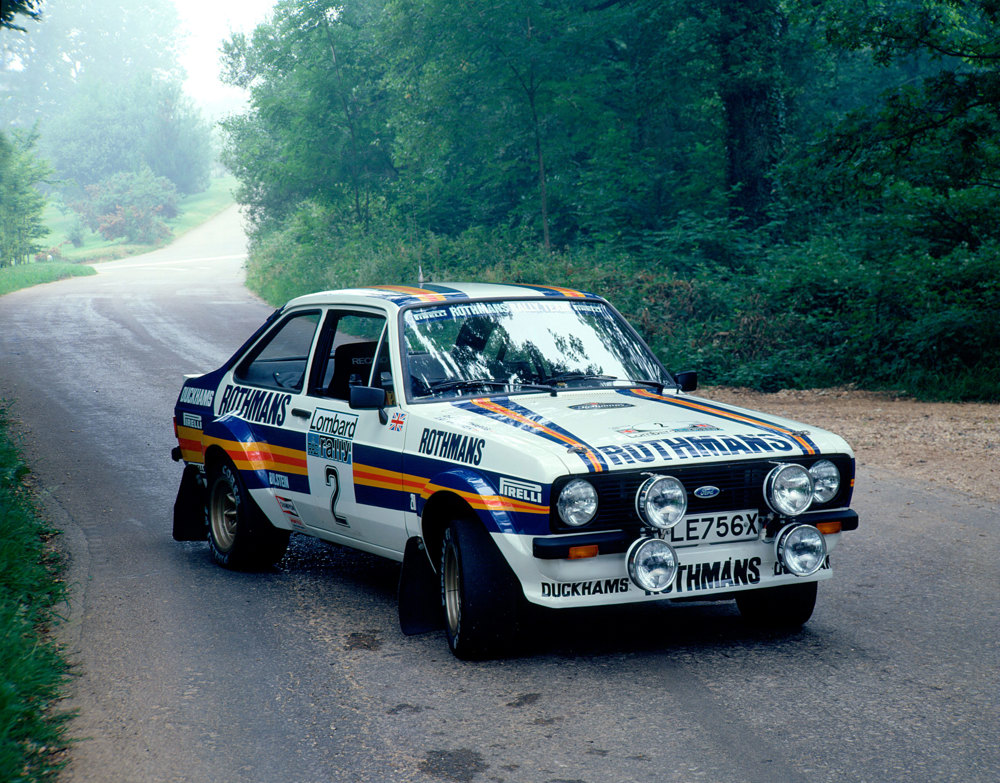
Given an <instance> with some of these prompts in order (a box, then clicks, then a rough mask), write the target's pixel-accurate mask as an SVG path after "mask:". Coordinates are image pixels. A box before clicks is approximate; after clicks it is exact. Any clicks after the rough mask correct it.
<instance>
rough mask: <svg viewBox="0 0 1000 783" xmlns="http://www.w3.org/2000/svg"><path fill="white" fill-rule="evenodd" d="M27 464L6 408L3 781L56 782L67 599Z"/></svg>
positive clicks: (0, 608) (0, 705) (2, 451)
mask: <svg viewBox="0 0 1000 783" xmlns="http://www.w3.org/2000/svg"><path fill="white" fill-rule="evenodd" d="M27 475H28V469H27V467H26V466H25V464H24V462H23V461H22V460H21V457H20V455H19V454H18V452H17V450H16V448H15V446H14V444H13V442H12V439H11V437H10V434H9V432H8V430H7V423H6V414H5V412H4V411H3V409H2V408H0V650H3V655H0V780H4V781H41V780H49V779H54V777H55V773H56V771H57V770H58V769H59V767H60V766H61V759H62V757H63V754H62V750H63V749H64V747H65V745H66V742H67V739H66V734H65V725H66V721H67V720H68V717H69V715H68V714H67V713H66V712H65V711H64V710H62V709H61V708H60V705H59V700H60V698H61V695H62V689H63V687H64V685H65V682H66V677H67V676H68V666H67V664H66V662H65V660H64V658H63V657H62V655H61V653H60V651H59V649H58V647H57V645H56V643H55V642H54V641H53V639H52V636H51V633H50V629H51V626H52V623H53V622H54V621H56V619H57V612H58V610H59V607H60V606H61V605H62V604H63V603H64V602H65V600H66V594H65V587H64V585H63V582H62V580H61V578H60V574H61V572H62V563H61V560H60V558H59V557H58V556H57V555H56V554H54V551H53V549H52V547H51V545H50V540H51V537H52V536H53V535H54V533H53V531H52V530H50V529H49V528H48V527H47V526H46V525H44V524H43V523H42V522H41V521H40V520H39V517H38V512H37V509H36V508H35V506H34V504H33V502H32V498H31V495H30V493H29V491H28V489H27V486H26V483H25V478H26V476H27Z"/></svg>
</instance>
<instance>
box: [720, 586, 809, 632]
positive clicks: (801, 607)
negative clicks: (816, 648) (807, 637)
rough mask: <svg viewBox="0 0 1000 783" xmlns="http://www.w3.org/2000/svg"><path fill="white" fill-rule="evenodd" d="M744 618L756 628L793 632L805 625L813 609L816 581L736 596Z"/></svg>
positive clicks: (737, 604)
mask: <svg viewBox="0 0 1000 783" xmlns="http://www.w3.org/2000/svg"><path fill="white" fill-rule="evenodd" d="M736 606H737V607H739V610H740V614H741V615H742V616H743V619H744V620H745V621H746V622H747V623H749V624H750V625H753V626H755V627H757V628H767V629H772V630H793V629H795V628H799V627H801V626H803V625H805V624H806V622H808V620H809V618H810V617H812V613H813V609H814V608H815V607H816V582H806V583H805V584H799V585H781V586H780V587H766V588H763V589H761V590H747V591H745V592H742V593H737V594H736Z"/></svg>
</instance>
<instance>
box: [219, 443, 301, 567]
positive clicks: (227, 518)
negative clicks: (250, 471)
mask: <svg viewBox="0 0 1000 783" xmlns="http://www.w3.org/2000/svg"><path fill="white" fill-rule="evenodd" d="M288 537H289V531H287V530H279V529H278V528H276V527H274V525H272V524H271V523H270V521H269V520H268V519H267V517H266V516H264V513H263V512H262V511H261V510H260V509H259V508H258V507H257V504H256V503H254V502H253V499H252V498H251V497H250V494H249V492H247V488H246V485H245V484H244V483H243V479H242V478H240V474H239V472H238V471H237V470H236V468H235V467H234V466H233V465H232V464H231V463H229V462H224V463H223V464H222V465H220V466H219V467H218V468H217V469H215V470H214V471H213V472H212V475H211V477H210V479H209V488H208V542H209V547H210V548H211V551H212V558H213V559H214V560H215V562H216V563H218V564H219V565H221V566H224V567H226V568H232V569H253V568H267V567H268V566H271V565H274V564H275V563H276V562H278V560H280V559H281V557H282V555H284V554H285V550H286V549H287V548H288Z"/></svg>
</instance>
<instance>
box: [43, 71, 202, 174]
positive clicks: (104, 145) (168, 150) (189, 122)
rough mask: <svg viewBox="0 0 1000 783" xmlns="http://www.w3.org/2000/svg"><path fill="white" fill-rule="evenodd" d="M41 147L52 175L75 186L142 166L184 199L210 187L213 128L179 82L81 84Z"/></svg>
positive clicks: (145, 77)
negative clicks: (173, 186)
mask: <svg viewBox="0 0 1000 783" xmlns="http://www.w3.org/2000/svg"><path fill="white" fill-rule="evenodd" d="M40 146H41V148H42V150H43V151H44V153H45V154H46V155H47V157H48V158H49V159H50V160H51V161H52V163H53V165H54V167H55V171H56V174H57V175H58V176H59V177H60V178H61V179H63V180H67V181H69V182H71V183H74V184H75V185H76V186H78V187H83V186H86V185H91V184H94V183H97V182H100V181H102V180H104V179H107V178H108V177H110V176H111V175H112V174H115V173H118V172H138V171H141V170H142V169H143V168H147V167H148V168H149V169H151V170H152V172H153V173H154V174H156V175H157V176H162V177H166V178H168V179H169V180H170V181H171V182H173V183H174V184H175V185H176V186H177V189H178V190H179V191H181V192H182V193H196V192H199V191H201V190H204V189H205V187H206V186H207V184H208V178H209V168H210V164H211V132H210V129H209V128H208V126H207V124H206V123H205V122H204V121H203V120H202V119H201V114H200V112H199V111H198V109H197V108H196V107H195V106H194V104H193V103H192V102H191V100H190V99H189V98H187V97H186V96H185V95H184V94H183V93H182V91H181V85H180V83H179V82H176V81H170V80H164V79H161V78H159V77H156V76H154V75H152V74H148V73H147V74H138V75H136V76H134V77H133V78H131V79H130V80H129V81H126V82H118V83H111V84H108V83H104V82H100V81H93V80H91V79H86V80H83V82H82V83H81V84H80V86H79V88H78V91H77V93H76V95H75V96H74V98H73V100H72V102H71V103H70V105H69V106H68V107H67V109H66V110H65V111H64V112H63V113H61V114H60V116H58V117H56V118H53V119H52V120H50V121H49V123H48V124H47V126H46V133H45V136H44V138H43V143H42V144H41V145H40Z"/></svg>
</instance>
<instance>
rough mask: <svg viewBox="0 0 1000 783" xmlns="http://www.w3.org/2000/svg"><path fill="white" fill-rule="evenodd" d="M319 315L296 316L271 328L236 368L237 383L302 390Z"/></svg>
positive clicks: (299, 314) (309, 312)
mask: <svg viewBox="0 0 1000 783" xmlns="http://www.w3.org/2000/svg"><path fill="white" fill-rule="evenodd" d="M319 321H320V313H319V311H318V310H315V311H314V310H310V311H307V312H304V313H295V314H294V315H291V316H289V317H288V318H286V319H285V320H284V321H282V322H281V323H280V324H278V326H276V327H275V328H274V329H272V330H271V331H270V332H269V333H268V334H267V335H265V336H264V338H263V339H262V340H261V341H260V342H259V343H257V345H255V346H254V348H253V350H252V351H251V352H250V353H249V354H247V356H246V358H245V359H243V360H242V361H241V362H240V363H239V364H238V365H237V367H236V372H235V376H236V380H238V381H240V382H241V383H245V384H248V385H250V386H263V387H264V388H268V389H282V390H284V391H294V392H299V391H302V385H303V383H304V380H305V375H306V365H307V364H308V361H309V350H310V348H311V347H312V343H313V338H314V337H315V335H316V329H317V327H318V326H319Z"/></svg>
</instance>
